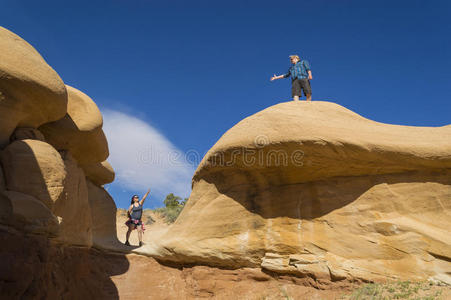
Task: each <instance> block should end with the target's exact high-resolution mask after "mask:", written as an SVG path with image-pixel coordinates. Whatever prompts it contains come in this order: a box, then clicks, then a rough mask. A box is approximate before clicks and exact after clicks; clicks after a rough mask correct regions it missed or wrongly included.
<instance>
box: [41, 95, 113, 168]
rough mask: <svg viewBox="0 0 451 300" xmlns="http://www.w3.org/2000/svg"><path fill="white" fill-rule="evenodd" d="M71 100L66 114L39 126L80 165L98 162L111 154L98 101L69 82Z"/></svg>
mask: <svg viewBox="0 0 451 300" xmlns="http://www.w3.org/2000/svg"><path fill="white" fill-rule="evenodd" d="M67 92H68V104H67V114H66V115H65V116H64V118H62V119H60V120H58V121H55V122H52V123H48V124H45V125H43V126H41V127H40V128H39V130H40V131H41V132H42V133H43V134H44V136H45V139H46V141H47V142H48V143H49V144H51V145H53V146H54V147H55V148H56V149H57V150H69V151H70V152H71V153H72V155H73V157H74V158H75V159H76V160H77V162H78V163H79V165H87V164H91V163H98V162H102V161H104V160H106V158H107V157H108V155H109V152H108V142H107V140H106V137H105V134H104V132H103V130H102V125H103V119H102V115H101V113H100V111H99V109H98V107H97V105H96V104H95V103H94V101H92V99H91V98H89V97H88V96H87V95H86V94H84V93H83V92H81V91H79V90H77V89H75V88H73V87H70V86H67Z"/></svg>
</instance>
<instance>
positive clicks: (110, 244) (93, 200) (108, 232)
mask: <svg viewBox="0 0 451 300" xmlns="http://www.w3.org/2000/svg"><path fill="white" fill-rule="evenodd" d="M87 186H88V194H89V198H88V199H89V206H90V207H91V218H92V221H93V222H92V226H93V227H92V239H93V244H94V246H96V247H99V248H108V249H111V248H113V249H114V248H115V247H117V246H118V243H119V241H118V239H117V234H116V204H115V203H114V200H113V198H111V196H110V195H109V194H108V192H107V191H105V190H104V189H103V188H101V187H98V186H96V185H95V184H93V183H92V182H90V181H89V180H88V181H87Z"/></svg>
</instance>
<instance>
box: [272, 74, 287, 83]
mask: <svg viewBox="0 0 451 300" xmlns="http://www.w3.org/2000/svg"><path fill="white" fill-rule="evenodd" d="M288 76H290V74H289V73H288V74H282V75H276V74H274V75H273V77H271V81H273V80H276V79H282V78H287V77H288Z"/></svg>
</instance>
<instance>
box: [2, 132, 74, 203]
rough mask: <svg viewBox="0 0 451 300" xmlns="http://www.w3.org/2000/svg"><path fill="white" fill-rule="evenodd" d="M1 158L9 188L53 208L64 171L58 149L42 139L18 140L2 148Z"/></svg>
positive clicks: (62, 186)
mask: <svg viewBox="0 0 451 300" xmlns="http://www.w3.org/2000/svg"><path fill="white" fill-rule="evenodd" d="M1 161H2V165H3V169H4V172H5V177H6V188H7V189H8V190H10V191H16V192H21V193H25V194H29V195H31V196H33V197H35V198H36V199H38V200H40V201H42V203H44V204H45V205H46V206H47V207H48V208H50V209H52V207H53V203H54V202H55V201H57V200H58V199H59V197H60V196H61V193H62V192H63V189H64V180H65V178H66V175H67V173H66V170H65V168H64V162H63V160H62V159H61V156H60V154H59V153H58V151H56V150H55V149H54V148H53V147H52V146H51V145H49V144H47V143H45V142H41V141H37V140H18V141H15V142H13V143H11V144H9V145H8V146H7V147H6V148H5V149H4V151H3V152H2V155H1Z"/></svg>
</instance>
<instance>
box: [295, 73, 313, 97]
mask: <svg viewBox="0 0 451 300" xmlns="http://www.w3.org/2000/svg"><path fill="white" fill-rule="evenodd" d="M302 90H304V95H305V96H307V94H309V95H311V94H312V88H311V87H310V81H309V80H308V79H307V78H302V79H299V78H296V79H295V80H293V81H292V82H291V96H292V97H294V96H299V97H301V96H302Z"/></svg>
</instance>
